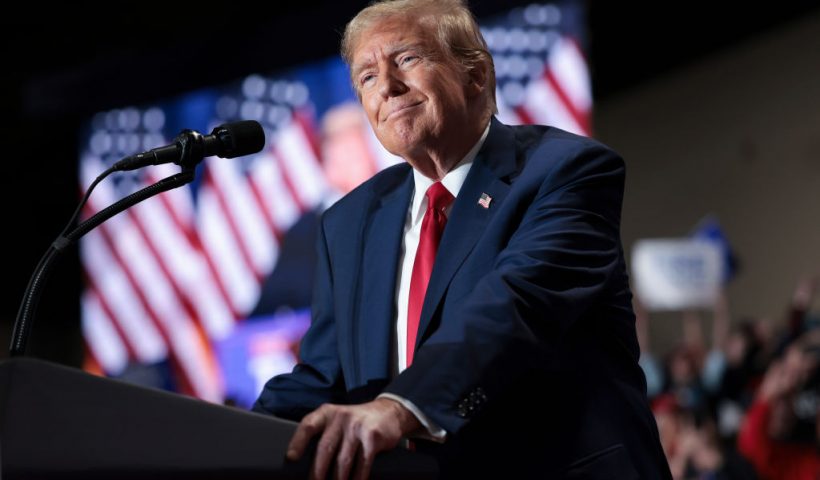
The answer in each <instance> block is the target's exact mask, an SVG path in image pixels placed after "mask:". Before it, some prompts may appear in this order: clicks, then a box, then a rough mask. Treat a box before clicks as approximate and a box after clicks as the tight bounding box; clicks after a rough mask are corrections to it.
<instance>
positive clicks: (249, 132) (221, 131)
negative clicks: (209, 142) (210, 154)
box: [212, 120, 265, 158]
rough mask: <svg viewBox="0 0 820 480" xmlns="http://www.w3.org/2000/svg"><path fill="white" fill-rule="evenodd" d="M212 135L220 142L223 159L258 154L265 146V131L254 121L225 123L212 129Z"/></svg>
mask: <svg viewBox="0 0 820 480" xmlns="http://www.w3.org/2000/svg"><path fill="white" fill-rule="evenodd" d="M212 135H214V136H216V137H218V138H219V139H220V140H221V143H222V147H223V151H222V153H221V154H220V155H219V156H220V157H224V158H234V157H241V156H242V155H250V154H252V153H256V152H259V151H260V150H262V148H263V147H264V146H265V131H264V130H263V129H262V125H260V124H259V122H257V121H254V120H242V121H239V122H231V123H226V124H224V125H220V126H218V127H216V128H214V131H213V132H212Z"/></svg>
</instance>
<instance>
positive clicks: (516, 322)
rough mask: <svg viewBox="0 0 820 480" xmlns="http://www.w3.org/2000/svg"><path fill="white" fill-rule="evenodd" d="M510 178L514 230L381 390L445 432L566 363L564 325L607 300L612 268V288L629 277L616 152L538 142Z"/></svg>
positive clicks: (621, 172) (455, 429)
mask: <svg viewBox="0 0 820 480" xmlns="http://www.w3.org/2000/svg"><path fill="white" fill-rule="evenodd" d="M544 143H547V142H544ZM555 155H559V156H560V157H561V158H559V159H558V160H556V159H555ZM516 182H523V186H522V188H518V190H519V191H521V190H524V191H526V192H527V193H526V194H521V195H519V198H517V199H513V200H509V197H508V200H505V201H513V202H520V208H518V209H517V210H515V211H516V214H515V215H512V216H511V217H510V218H505V219H503V221H506V222H509V229H510V231H511V232H512V234H511V235H510V236H509V237H508V242H507V243H506V246H505V247H503V248H501V249H500V253H499V254H498V255H497V256H496V258H495V260H494V263H493V266H492V268H491V270H490V271H489V273H487V274H486V275H484V276H483V277H481V278H477V279H476V284H475V288H474V289H473V290H472V292H471V293H470V294H469V295H468V296H467V297H466V298H465V299H464V300H463V301H462V303H461V305H462V308H459V309H458V310H457V313H456V314H454V315H451V316H450V318H442V319H440V325H439V327H438V328H437V329H436V330H435V332H434V333H433V334H432V335H431V336H430V337H429V338H428V339H426V341H425V342H424V343H423V344H422V345H421V347H420V348H419V350H418V352H417V353H416V357H415V360H414V362H413V365H412V366H411V367H410V368H408V369H407V370H405V371H404V372H403V373H402V374H401V375H399V376H398V377H397V378H396V379H394V381H393V382H392V383H391V384H390V385H389V386H388V387H387V389H386V391H388V392H390V393H394V394H396V395H400V396H402V397H404V398H407V399H409V400H410V401H412V402H413V403H414V404H415V405H417V406H418V407H419V408H420V409H421V410H422V411H424V412H425V413H426V414H427V415H428V416H430V417H431V418H432V419H433V420H434V421H435V422H436V423H438V424H439V425H441V426H442V427H443V428H445V429H446V430H447V431H448V432H450V433H458V432H459V430H460V429H462V428H463V427H464V426H465V425H466V424H467V423H468V422H469V421H470V418H471V417H472V416H473V415H472V414H473V413H474V410H480V409H482V408H484V407H486V406H487V405H488V404H490V403H491V402H492V401H493V399H494V398H498V397H499V396H501V395H504V394H505V392H508V391H509V389H510V388H513V387H514V386H515V385H521V384H522V382H524V383H527V380H526V379H527V378H528V376H531V375H532V374H533V372H534V371H536V370H537V371H539V372H541V373H539V374H540V375H543V372H544V371H549V370H550V369H560V368H562V367H561V362H562V361H563V359H562V354H561V350H562V348H563V347H562V342H563V341H564V337H565V335H566V334H567V332H568V330H569V329H570V328H572V326H573V324H574V323H575V322H578V321H579V319H582V320H583V317H585V316H586V315H587V313H588V312H589V310H590V309H592V308H594V306H595V305H596V302H598V303H600V302H601V301H605V299H606V298H607V295H608V293H607V291H608V290H612V288H613V285H612V283H613V282H610V279H611V278H612V277H613V276H617V277H618V278H619V279H622V280H623V281H620V280H618V281H616V282H614V283H619V284H621V285H619V286H615V288H623V287H624V286H625V283H626V282H625V276H623V272H622V270H623V260H622V253H621V246H620V239H619V223H620V208H621V201H622V196H623V183H624V164H623V161H622V160H621V159H620V157H618V156H617V155H616V154H615V153H614V152H612V151H610V150H609V149H607V148H605V147H603V146H601V145H598V144H595V143H592V142H588V143H583V142H580V143H578V144H576V147H575V148H564V149H562V150H561V151H559V152H555V151H549V150H547V149H546V148H545V147H544V144H542V145H540V146H538V147H537V148H535V149H534V150H533V151H532V153H531V155H530V158H529V160H528V162H527V165H526V167H525V168H524V169H523V170H522V172H521V174H520V175H519V178H518V179H517V180H516ZM528 184H530V186H529V187H528V186H527V185H528ZM616 272H617V273H618V275H614V274H615V273H616ZM530 378H532V377H530ZM540 378H544V377H543V376H541V377H540Z"/></svg>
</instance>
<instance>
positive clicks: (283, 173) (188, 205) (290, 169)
mask: <svg viewBox="0 0 820 480" xmlns="http://www.w3.org/2000/svg"><path fill="white" fill-rule="evenodd" d="M582 20H583V10H582V9H581V8H580V6H579V5H578V4H577V3H561V4H533V5H529V6H527V7H524V8H519V9H515V10H513V11H511V12H509V13H508V14H506V15H504V16H500V17H498V18H494V19H488V21H486V22H482V32H483V33H484V35H485V38H486V39H487V41H488V44H489V47H490V49H491V52H492V54H493V56H494V60H495V65H496V71H497V77H498V85H497V86H498V91H497V98H498V104H499V118H500V119H501V120H502V121H504V122H506V123H513V124H519V123H542V124H550V125H555V126H558V127H561V128H564V129H567V130H570V131H573V132H577V133H581V134H587V135H588V134H589V133H590V126H589V125H590V123H589V115H590V110H591V104H592V102H591V93H590V87H589V76H588V72H587V68H586V61H585V59H584V56H583V53H582V42H581V39H582V37H581V36H580V33H581V32H582V31H583V24H582V23H581V22H582ZM354 104H355V95H354V94H353V92H352V91H351V90H350V87H349V81H348V74H347V69H346V67H345V66H344V65H343V64H342V62H341V60H340V59H338V58H333V59H329V60H327V61H324V62H319V63H316V64H312V65H307V66H304V67H301V68H298V69H295V70H293V71H289V72H285V73H282V74H278V75H258V74H255V75H250V76H248V77H247V78H244V79H241V80H240V81H237V82H235V83H234V84H231V85H228V86H226V87H224V88H217V89H207V90H202V91H198V92H194V93H191V94H189V95H186V96H184V97H180V98H177V99H173V100H171V101H168V102H163V103H159V104H156V105H149V106H142V107H128V108H121V109H115V110H111V111H106V112H100V113H99V114H97V115H96V116H95V117H94V118H93V119H92V120H91V121H90V122H89V125H88V127H87V131H86V132H85V136H84V139H85V142H84V145H83V148H82V151H81V153H80V157H81V162H80V187H81V189H82V190H83V191H84V190H85V189H86V188H87V187H88V185H90V183H91V182H92V181H93V180H94V178H95V177H96V176H97V175H98V174H99V173H101V172H102V171H103V170H104V169H105V168H106V167H108V166H110V165H111V164H112V163H113V162H115V161H117V160H119V159H120V158H122V157H124V156H126V155H130V154H133V153H136V152H139V151H144V150H148V149H151V148H154V147H157V146H160V145H165V144H167V143H169V140H170V139H171V138H172V137H173V136H174V135H176V133H178V132H179V131H180V130H181V129H183V128H193V129H197V130H199V131H200V132H209V131H210V129H211V128H213V127H214V126H216V125H219V124H221V123H224V122H228V121H234V120H238V119H251V120H257V121H259V122H260V123H262V124H263V127H264V128H265V131H266V139H267V145H266V147H265V148H264V149H263V151H262V152H260V153H259V154H256V155H252V156H248V157H243V158H240V159H232V160H226V159H220V158H209V159H206V161H205V162H203V164H202V165H200V167H199V168H198V176H197V179H196V181H195V182H194V184H192V185H191V186H190V187H189V188H186V189H177V190H174V191H171V192H166V193H163V194H161V195H159V196H158V197H155V198H152V199H150V200H148V201H145V202H143V203H141V204H139V205H137V206H136V207H133V208H131V209H130V210H128V211H126V212H124V213H122V214H120V215H117V216H116V217H114V218H112V219H111V220H109V221H108V222H106V223H105V224H103V225H102V226H100V227H99V228H97V229H96V230H94V231H92V232H90V233H89V234H88V235H87V236H86V237H85V238H84V239H83V240H82V241H81V245H80V251H81V261H82V264H83V269H84V276H85V282H86V288H85V291H84V293H83V297H82V302H81V303H82V325H83V333H84V337H85V342H86V347H87V352H88V355H87V359H88V361H87V368H88V369H89V370H92V371H96V372H99V373H103V374H106V375H112V376H126V375H127V373H128V372H129V371H131V370H133V368H134V367H135V366H139V365H166V366H167V367H169V368H168V371H170V372H171V375H172V377H173V386H174V388H175V389H176V390H178V391H180V392H183V393H187V394H190V395H193V396H196V397H199V398H202V399H205V400H209V401H214V402H221V401H223V399H224V396H225V379H224V378H223V373H222V367H221V366H220V364H219V362H218V361H217V359H216V356H215V354H214V344H215V343H216V342H219V341H221V340H224V339H226V338H227V337H229V336H230V335H231V334H232V332H234V330H235V329H236V327H237V325H238V324H239V323H241V322H242V321H243V319H244V318H245V317H246V316H247V315H248V313H249V312H250V311H251V310H252V309H253V307H254V306H255V304H256V302H257V300H258V299H259V295H260V286H261V284H262V282H263V280H264V278H265V277H266V276H267V275H268V274H269V273H270V272H271V270H272V269H273V267H274V266H275V265H276V262H277V259H278V256H279V248H280V245H281V242H282V238H283V235H284V233H285V232H287V231H288V229H289V228H290V227H291V226H292V225H293V224H294V222H296V221H297V219H299V217H300V216H301V215H302V214H303V213H304V212H306V211H308V210H311V209H314V208H317V207H318V206H320V205H322V204H326V203H328V202H329V199H331V198H333V197H332V194H331V192H330V190H331V189H330V188H329V187H328V181H327V179H326V172H327V168H326V163H327V161H326V160H325V159H326V158H327V157H328V156H329V155H330V153H328V148H330V147H326V146H325V145H323V144H322V141H321V138H320V137H321V136H322V135H327V132H326V131H324V132H323V129H326V128H327V127H326V125H327V124H328V123H329V119H331V118H333V117H338V116H339V115H338V113H339V112H340V111H348V110H350V108H351V105H354ZM357 112H358V113H356V114H354V117H355V115H359V117H360V120H361V121H360V122H358V123H357V124H360V125H362V127H361V128H359V129H358V130H357V133H356V137H357V139H355V140H354V141H353V142H352V143H351V141H350V139H349V138H348V139H347V140H345V143H344V144H343V146H342V147H338V146H337V148H341V149H342V150H344V151H347V152H348V154H349V152H351V151H358V152H359V153H358V155H360V156H367V157H368V160H367V162H366V163H367V164H369V165H372V172H369V173H374V172H375V171H376V170H378V169H381V168H384V167H386V166H389V165H391V164H393V163H395V162H397V161H398V159H397V158H396V157H393V156H392V155H390V154H389V153H388V152H386V151H385V150H384V149H383V148H382V147H381V145H379V144H378V141H377V140H376V138H375V136H374V135H373V133H372V131H371V130H370V128H369V127H367V126H365V125H366V121H365V120H364V114H363V113H362V112H361V111H360V110H357ZM357 128H358V127H357ZM351 145H353V146H351ZM331 153H332V152H331ZM177 172H178V167H176V166H173V165H162V166H157V167H151V168H146V169H143V170H140V171H136V172H127V173H119V174H115V175H114V176H112V177H109V180H107V181H106V182H103V183H102V184H100V185H99V186H98V187H97V189H96V190H95V192H94V194H93V195H92V197H91V200H90V202H89V204H88V206H87V208H86V210H85V212H84V214H85V216H86V217H87V216H90V215H92V214H94V213H96V212H97V211H99V210H101V209H103V208H105V207H106V206H108V205H110V204H111V203H113V202H114V201H116V200H117V199H119V198H122V197H123V196H125V195H127V194H129V193H131V192H133V191H135V190H136V189H138V188H142V187H144V186H146V185H148V184H150V183H153V182H156V181H158V180H159V179H161V178H164V177H166V176H169V175H172V174H174V173H177Z"/></svg>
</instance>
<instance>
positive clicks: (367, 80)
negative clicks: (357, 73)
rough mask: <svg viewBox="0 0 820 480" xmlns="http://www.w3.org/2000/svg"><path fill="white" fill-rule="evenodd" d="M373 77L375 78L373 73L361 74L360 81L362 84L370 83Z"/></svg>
mask: <svg viewBox="0 0 820 480" xmlns="http://www.w3.org/2000/svg"><path fill="white" fill-rule="evenodd" d="M374 78H376V76H375V75H371V74H367V75H363V76H362V78H361V80H360V82H361V84H362V85H367V84H369V83H372V82H373V79H374Z"/></svg>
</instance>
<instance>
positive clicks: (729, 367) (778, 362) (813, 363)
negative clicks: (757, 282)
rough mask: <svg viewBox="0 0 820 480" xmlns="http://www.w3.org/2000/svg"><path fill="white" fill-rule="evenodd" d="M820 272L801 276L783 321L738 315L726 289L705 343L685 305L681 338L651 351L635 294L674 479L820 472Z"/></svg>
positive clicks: (813, 475) (812, 478)
mask: <svg viewBox="0 0 820 480" xmlns="http://www.w3.org/2000/svg"><path fill="white" fill-rule="evenodd" d="M819 283H820V277H811V278H806V279H804V280H802V281H800V282H799V283H798V285H797V288H796V290H795V292H794V295H793V297H792V299H791V301H790V302H784V303H788V305H785V306H786V308H785V311H784V316H783V318H782V319H774V320H773V321H767V320H764V319H759V318H744V319H738V320H737V321H736V322H732V321H731V317H730V312H729V307H728V302H727V301H726V296H725V294H721V295H719V298H718V301H717V302H716V304H715V306H714V309H713V312H712V321H711V329H712V332H711V341H710V342H707V341H706V335H705V334H704V328H703V320H704V319H702V318H700V317H699V315H698V314H697V313H695V312H684V313H683V319H682V325H683V335H682V340H681V341H680V342H679V343H678V344H677V345H676V346H675V347H674V349H673V350H672V351H671V353H669V354H668V355H667V356H666V357H665V358H658V357H656V356H654V355H653V354H652V350H651V348H650V338H649V315H648V313H647V312H646V311H645V310H644V309H643V308H642V307H641V305H640V303H639V301H638V300H636V305H635V310H636V315H637V320H636V322H637V327H638V339H639V341H640V343H641V352H642V353H641V362H640V363H641V366H642V367H643V369H644V373H645V374H646V377H647V393H648V395H649V398H650V402H651V405H652V409H653V412H654V414H655V418H656V420H657V423H658V430H659V432H660V438H661V443H662V445H663V448H664V451H665V453H666V456H667V459H668V460H669V466H670V468H671V470H672V474H673V476H674V478H675V479H704V480H705V479H710V480H711V479H715V480H717V479H720V480H724V479H774V480H780V479H783V480H785V479H788V480H803V479H807V480H817V479H820V424H819V423H818V408H819V406H820V401H818V399H820V368H818V364H819V363H820V362H819V360H820V317H818V316H817V314H816V313H812V311H811V305H812V302H813V300H814V297H815V296H816V294H817V291H818V284H819Z"/></svg>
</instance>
